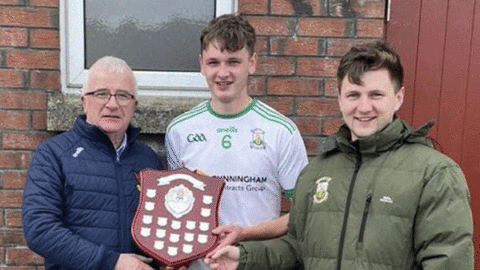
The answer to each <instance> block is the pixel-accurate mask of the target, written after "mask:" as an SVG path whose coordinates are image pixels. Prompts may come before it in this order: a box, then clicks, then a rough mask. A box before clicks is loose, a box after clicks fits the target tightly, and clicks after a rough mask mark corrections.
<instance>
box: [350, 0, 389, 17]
mask: <svg viewBox="0 0 480 270" xmlns="http://www.w3.org/2000/svg"><path fill="white" fill-rule="evenodd" d="M385 2H386V1H385V0H354V1H351V2H350V3H351V7H352V9H353V10H354V11H355V14H357V16H358V17H361V18H384V17H385Z"/></svg>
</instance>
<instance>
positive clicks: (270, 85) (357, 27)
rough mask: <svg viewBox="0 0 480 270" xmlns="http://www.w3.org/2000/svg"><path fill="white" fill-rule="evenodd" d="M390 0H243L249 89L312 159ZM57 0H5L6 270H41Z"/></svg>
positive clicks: (0, 161) (2, 223) (0, 31)
mask: <svg viewBox="0 0 480 270" xmlns="http://www.w3.org/2000/svg"><path fill="white" fill-rule="evenodd" d="M384 1H385V0H350V1H347V0H239V11H240V12H241V13H242V14H245V15H246V16H247V17H248V19H249V20H250V22H251V23H252V25H253V26H254V27H255V28H256V30H257V34H258V44H257V51H258V52H259V55H260V57H259V65H258V68H257V72H256V75H255V76H253V77H252V80H251V84H250V86H249V91H250V93H251V94H252V95H254V96H257V97H259V98H260V99H262V100H264V101H265V102H267V103H268V104H270V105H271V106H273V107H274V108H276V109H277V110H279V111H280V112H282V113H283V114H285V115H287V116H289V117H290V118H292V119H293V120H294V121H295V122H296V123H297V125H298V126H299V128H300V131H301V133H302V135H303V138H304V140H305V143H306V145H307V149H308V153H309V155H311V156H314V155H315V153H316V151H317V146H318V144H319V142H320V141H321V140H322V137H324V136H325V135H328V134H331V133H332V132H334V131H335V130H336V129H337V127H338V126H339V125H340V124H341V120H340V114H339V109H338V104H337V101H336V82H335V79H334V76H335V69H336V66H337V64H338V59H339V56H341V55H342V54H343V53H344V52H345V51H346V50H348V48H349V47H350V46H351V45H352V44H354V43H357V42H362V41H366V40H372V39H378V38H382V37H383V35H384V32H383V31H384V30H383V27H384V23H383V16H384V5H385V4H384ZM58 7H59V3H58V0H0V268H2V269H43V266H42V263H43V259H42V258H41V257H40V256H38V255H36V254H35V253H33V252H31V251H30V250H29V249H28V248H27V247H26V246H25V240H24V238H23V233H22V228H21V213H20V207H21V200H22V189H23V187H24V183H25V176H26V173H27V170H28V167H29V164H30V159H31V156H32V153H33V150H34V149H35V148H36V147H37V146H38V145H39V144H40V143H41V142H43V141H45V140H46V139H47V138H49V137H50V136H52V135H54V134H52V133H49V132H47V131H46V109H47V93H48V92H51V91H59V89H60V85H59V74H60V72H59V34H58V27H59V25H58V24H59V16H58V14H59V8H58Z"/></svg>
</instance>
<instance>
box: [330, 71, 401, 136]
mask: <svg viewBox="0 0 480 270" xmlns="http://www.w3.org/2000/svg"><path fill="white" fill-rule="evenodd" d="M360 79H361V82H362V83H363V85H357V84H353V83H351V82H350V81H349V80H348V77H347V76H346V77H345V78H344V79H343V82H342V85H341V91H340V96H339V98H338V100H339V104H340V110H341V111H342V115H343V120H344V121H345V123H346V124H347V126H348V127H349V128H350V131H351V135H352V141H355V140H357V139H359V138H362V137H367V136H370V135H372V134H374V133H375V132H377V131H380V130H381V129H383V128H384V127H385V126H386V125H388V124H389V123H390V122H392V121H393V116H394V115H395V112H397V111H398V109H399V108H400V106H401V105H402V103H403V94H404V88H403V87H402V88H401V89H400V90H399V91H398V92H397V93H395V89H396V88H395V84H394V83H393V82H392V80H391V79H390V74H389V73H388V71H387V70H386V69H380V70H375V71H367V72H365V73H364V74H363V76H362V77H361V78H360Z"/></svg>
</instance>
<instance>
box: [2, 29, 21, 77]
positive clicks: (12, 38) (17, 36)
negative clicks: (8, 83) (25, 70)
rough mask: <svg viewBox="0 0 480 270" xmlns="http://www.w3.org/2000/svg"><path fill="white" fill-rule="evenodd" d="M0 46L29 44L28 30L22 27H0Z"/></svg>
mask: <svg viewBox="0 0 480 270" xmlns="http://www.w3.org/2000/svg"><path fill="white" fill-rule="evenodd" d="M0 46H5V47H25V46H27V30H26V29H20V28H0ZM0 78H1V76H0Z"/></svg>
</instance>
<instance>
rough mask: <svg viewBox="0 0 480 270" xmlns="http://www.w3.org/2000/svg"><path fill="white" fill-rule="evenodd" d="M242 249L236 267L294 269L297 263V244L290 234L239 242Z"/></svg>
mask: <svg viewBox="0 0 480 270" xmlns="http://www.w3.org/2000/svg"><path fill="white" fill-rule="evenodd" d="M239 245H241V246H242V247H243V249H240V250H241V251H242V254H241V255H240V258H241V260H240V264H239V267H238V269H239V270H243V269H248V270H265V269H271V270H282V269H295V268H294V267H295V266H297V265H299V264H300V263H299V262H298V260H297V258H298V256H297V244H296V240H295V238H294V237H293V236H292V235H291V234H287V235H284V236H282V237H280V238H276V239H272V240H264V241H250V242H243V243H240V244H239Z"/></svg>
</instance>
